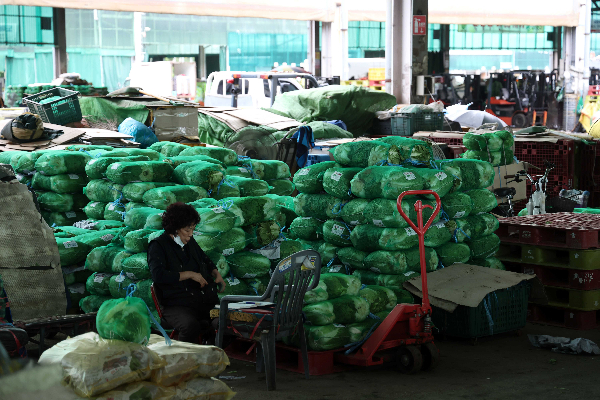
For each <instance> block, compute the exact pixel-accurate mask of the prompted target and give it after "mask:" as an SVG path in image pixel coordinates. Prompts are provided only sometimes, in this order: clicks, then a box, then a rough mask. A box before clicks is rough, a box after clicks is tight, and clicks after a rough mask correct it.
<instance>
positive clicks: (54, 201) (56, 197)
mask: <svg viewBox="0 0 600 400" xmlns="http://www.w3.org/2000/svg"><path fill="white" fill-rule="evenodd" d="M36 195H37V199H38V203H40V208H42V209H43V210H46V211H51V212H66V211H71V210H74V209H75V207H74V205H75V203H74V199H73V195H72V194H69V193H54V192H41V191H37V192H36Z"/></svg>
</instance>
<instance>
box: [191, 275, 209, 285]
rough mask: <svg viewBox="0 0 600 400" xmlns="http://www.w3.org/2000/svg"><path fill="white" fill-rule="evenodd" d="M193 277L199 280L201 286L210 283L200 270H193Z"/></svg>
mask: <svg viewBox="0 0 600 400" xmlns="http://www.w3.org/2000/svg"><path fill="white" fill-rule="evenodd" d="M191 279H192V280H194V281H196V282H198V283H199V284H200V287H204V286H206V285H208V282H206V279H204V277H203V276H202V274H200V273H198V272H192V276H191Z"/></svg>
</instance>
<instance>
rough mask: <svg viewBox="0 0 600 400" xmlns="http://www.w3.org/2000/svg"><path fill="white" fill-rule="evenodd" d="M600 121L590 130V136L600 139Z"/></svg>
mask: <svg viewBox="0 0 600 400" xmlns="http://www.w3.org/2000/svg"><path fill="white" fill-rule="evenodd" d="M599 122H600V119H599V120H597V121H596V122H594V123H593V124H592V127H591V128H590V129H589V131H588V134H589V135H590V136H593V137H595V138H600V123H599Z"/></svg>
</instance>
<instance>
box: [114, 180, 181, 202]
mask: <svg viewBox="0 0 600 400" xmlns="http://www.w3.org/2000/svg"><path fill="white" fill-rule="evenodd" d="M175 185H177V184H176V183H174V182H132V183H128V184H127V185H125V186H123V189H122V192H123V196H124V197H125V198H126V199H127V200H129V201H135V202H138V203H141V202H143V201H144V193H146V192H147V191H148V190H150V189H156V188H161V187H165V186H175Z"/></svg>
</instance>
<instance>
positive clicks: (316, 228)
mask: <svg viewBox="0 0 600 400" xmlns="http://www.w3.org/2000/svg"><path fill="white" fill-rule="evenodd" d="M290 236H291V237H292V238H297V239H303V240H311V241H314V240H322V239H323V221H320V220H318V219H316V218H312V217H298V218H296V219H294V221H293V222H292V224H291V225H290Z"/></svg>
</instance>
